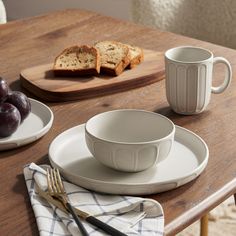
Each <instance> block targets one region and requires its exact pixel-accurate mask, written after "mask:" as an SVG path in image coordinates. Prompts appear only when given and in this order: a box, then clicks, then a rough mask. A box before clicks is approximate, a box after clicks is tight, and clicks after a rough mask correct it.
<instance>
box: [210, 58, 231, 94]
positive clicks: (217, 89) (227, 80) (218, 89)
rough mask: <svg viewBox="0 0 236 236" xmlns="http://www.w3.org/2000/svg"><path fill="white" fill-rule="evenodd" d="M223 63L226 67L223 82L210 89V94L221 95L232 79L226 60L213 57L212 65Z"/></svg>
mask: <svg viewBox="0 0 236 236" xmlns="http://www.w3.org/2000/svg"><path fill="white" fill-rule="evenodd" d="M218 63H223V64H224V65H225V66H226V69H227V70H226V73H225V80H224V82H223V83H222V84H221V85H220V86H218V87H211V92H212V93H222V92H224V91H225V89H226V88H227V87H228V86H229V84H230V82H231V79H232V68H231V66H230V63H229V61H228V60H226V59H225V58H224V57H215V58H214V59H213V64H214V65H215V64H218Z"/></svg>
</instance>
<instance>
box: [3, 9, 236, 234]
mask: <svg viewBox="0 0 236 236" xmlns="http://www.w3.org/2000/svg"><path fill="white" fill-rule="evenodd" d="M104 39H115V40H119V41H123V42H127V43H131V44H135V45H139V46H141V47H143V48H147V49H152V50H158V51H165V50H167V49H169V48H171V47H174V46H179V45H197V46H201V47H205V48H208V49H210V50H212V51H213V52H214V54H215V55H216V56H224V57H226V58H227V59H228V60H229V61H230V62H231V64H232V66H233V70H236V51H235V50H232V49H228V48H224V47H221V46H217V45H213V44H210V43H207V42H202V41H198V40H195V39H191V38H187V37H183V36H180V35H175V34H172V33H168V32H162V31H159V30H156V29H151V28H146V27H143V26H139V25H135V24H132V23H128V22H124V21H120V20H115V19H112V18H108V17H105V16H101V15H99V14H96V13H91V12H86V11H81V10H66V11H61V12H55V13H51V14H48V15H43V16H39V17H35V18H29V19H24V20H20V21H15V22H10V23H7V24H6V25H1V26H0V75H1V76H2V77H4V78H5V79H7V81H8V82H9V83H10V85H11V88H12V89H15V90H22V88H21V87H20V82H19V73H20V71H21V70H22V69H24V68H27V67H30V66H35V65H38V64H43V63H47V62H51V61H52V60H53V59H54V57H55V56H56V55H57V54H58V52H60V51H61V49H63V48H64V47H67V46H68V45H73V44H77V43H81V44H85V43H86V44H92V43H93V42H94V41H95V40H104ZM222 74H223V72H222V71H221V70H220V69H218V70H217V73H215V78H214V84H217V83H218V84H219V83H220V82H221V81H222ZM23 91H24V90H23ZM24 92H25V93H26V94H27V95H30V94H29V93H27V91H24ZM30 96H31V95H30ZM46 104H47V105H49V106H50V107H51V109H52V110H53V112H54V115H55V120H54V124H53V127H52V129H51V130H50V131H49V133H47V134H46V136H44V137H43V138H42V139H40V140H38V141H36V142H34V143H32V144H29V145H27V146H24V147H21V148H19V149H15V150H10V151H5V152H1V153H0V235H5V236H6V235H38V231H37V225H36V222H35V218H34V214H33V211H32V209H31V205H30V201H29V197H28V193H27V190H26V186H25V182H24V177H23V174H22V169H23V166H24V165H25V164H27V163H30V162H36V163H38V164H41V163H48V157H47V152H48V145H49V144H50V142H51V141H52V140H53V139H54V138H55V136H57V135H58V134H59V133H61V132H62V131H64V130H66V129H68V128H70V127H73V126H75V125H78V124H81V123H84V122H85V121H86V120H87V119H88V118H89V117H91V116H93V115H95V114H97V113H100V112H104V111H107V110H111V109H118V108H139V109H145V110H149V111H155V112H159V113H161V114H164V115H166V116H167V117H169V118H170V119H172V120H173V121H174V122H175V124H177V125H180V126H183V127H185V128H187V129H190V130H192V131H193V132H196V133H197V134H198V135H200V136H201V137H202V138H203V139H204V140H205V141H206V143H207V144H208V146H209V150H210V157H209V163H208V166H207V168H206V169H205V170H204V172H203V173H202V174H201V175H200V177H199V178H197V179H196V180H194V181H192V182H190V183H188V184H186V185H184V186H182V187H180V188H178V189H175V190H172V191H169V192H166V193H161V194H156V195H152V196H149V197H152V198H153V199H156V200H158V201H159V202H160V203H161V204H162V206H163V208H164V212H165V232H166V235H173V234H176V233H177V232H179V231H181V230H182V229H184V228H185V227H187V226H188V225H190V224H191V223H193V222H194V221H196V220H197V219H199V218H200V217H202V216H203V215H204V214H206V213H207V212H208V211H209V210H211V209H213V208H214V207H215V206H217V205H218V204H219V203H221V202H222V201H224V200H225V199H226V198H228V197H229V196H230V195H232V194H234V193H236V142H235V137H236V122H235V120H236V81H235V78H233V81H232V84H231V87H230V88H229V89H228V90H227V91H226V92H225V93H223V94H220V95H212V99H211V103H210V105H209V106H208V109H207V110H206V111H205V112H204V113H202V114H200V115H195V116H180V115H177V114H175V113H174V112H172V111H171V109H170V108H169V106H168V104H167V101H166V97H165V83H164V81H161V82H158V83H155V84H152V85H149V86H146V87H142V88H138V89H133V90H130V91H127V92H121V93H117V94H113V95H109V96H102V97H97V98H92V99H87V100H83V101H74V102H66V103H46Z"/></svg>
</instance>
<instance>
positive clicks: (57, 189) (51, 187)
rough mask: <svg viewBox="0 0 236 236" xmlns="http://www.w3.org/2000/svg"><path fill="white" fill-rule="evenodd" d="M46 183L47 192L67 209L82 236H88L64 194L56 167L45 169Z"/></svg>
mask: <svg viewBox="0 0 236 236" xmlns="http://www.w3.org/2000/svg"><path fill="white" fill-rule="evenodd" d="M47 183H48V193H49V194H50V195H51V196H52V197H55V198H57V199H58V200H60V201H61V202H62V203H63V205H64V206H65V207H66V209H68V211H69V212H70V213H71V215H72V216H73V218H74V220H75V222H76V224H77V225H78V227H79V229H80V231H81V233H82V235H83V236H88V235H89V234H88V232H87V230H86V229H85V228H84V226H83V224H82V222H81V221H80V218H79V217H78V216H77V214H76V213H75V211H74V209H73V207H72V206H71V204H70V202H69V199H68V196H67V194H66V191H65V188H64V185H63V183H62V180H61V176H60V173H59V170H58V169H47Z"/></svg>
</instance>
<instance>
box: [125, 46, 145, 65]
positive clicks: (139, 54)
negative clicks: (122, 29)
mask: <svg viewBox="0 0 236 236" xmlns="http://www.w3.org/2000/svg"><path fill="white" fill-rule="evenodd" d="M126 45H127V46H128V47H129V51H130V57H131V58H130V63H129V68H130V69H133V68H134V67H135V66H137V65H138V64H140V63H141V62H142V61H143V60H144V55H143V49H142V48H139V47H136V46H131V45H129V44H126Z"/></svg>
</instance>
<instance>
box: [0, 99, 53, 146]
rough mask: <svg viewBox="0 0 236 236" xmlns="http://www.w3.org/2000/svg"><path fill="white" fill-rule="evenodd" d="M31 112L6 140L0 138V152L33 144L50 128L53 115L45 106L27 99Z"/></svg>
mask: <svg viewBox="0 0 236 236" xmlns="http://www.w3.org/2000/svg"><path fill="white" fill-rule="evenodd" d="M29 100H30V103H31V112H30V114H29V116H28V117H27V118H26V119H25V120H24V121H23V122H22V124H20V126H19V127H18V129H17V130H16V132H15V133H13V134H12V135H11V136H9V137H6V138H0V150H7V149H12V148H16V147H19V146H23V145H26V144H28V143H31V142H34V141H35V140H37V139H39V138H41V137H42V136H43V135H45V134H46V133H47V132H48V131H49V129H50V128H51V126H52V123H53V113H52V111H51V109H50V108H49V107H48V106H46V105H45V104H43V103H41V102H39V101H36V100H34V99H31V98H30V99H29Z"/></svg>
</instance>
